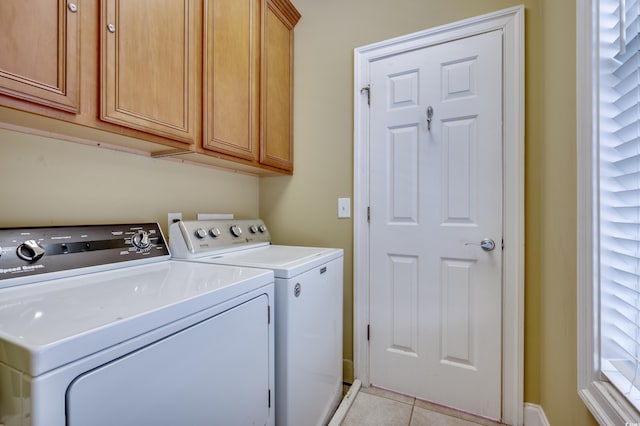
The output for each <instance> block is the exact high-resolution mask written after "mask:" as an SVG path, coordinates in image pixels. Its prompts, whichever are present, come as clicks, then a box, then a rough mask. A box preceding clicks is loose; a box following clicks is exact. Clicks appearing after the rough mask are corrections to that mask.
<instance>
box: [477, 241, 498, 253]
mask: <svg viewBox="0 0 640 426" xmlns="http://www.w3.org/2000/svg"><path fill="white" fill-rule="evenodd" d="M480 247H482V250H484V251H491V250H493V249H494V248H496V243H495V241H493V240H492V239H491V238H485V239H484V240H482V241H480Z"/></svg>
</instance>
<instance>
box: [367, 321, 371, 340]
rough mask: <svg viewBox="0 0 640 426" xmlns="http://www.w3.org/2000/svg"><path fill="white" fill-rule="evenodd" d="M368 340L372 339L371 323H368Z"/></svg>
mask: <svg viewBox="0 0 640 426" xmlns="http://www.w3.org/2000/svg"><path fill="white" fill-rule="evenodd" d="M367 340H371V324H367Z"/></svg>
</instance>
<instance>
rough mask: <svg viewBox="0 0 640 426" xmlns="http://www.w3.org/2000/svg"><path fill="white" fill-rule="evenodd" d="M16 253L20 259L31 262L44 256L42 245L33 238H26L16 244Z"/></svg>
mask: <svg viewBox="0 0 640 426" xmlns="http://www.w3.org/2000/svg"><path fill="white" fill-rule="evenodd" d="M16 254H17V255H18V257H19V258H20V259H22V260H26V261H27V262H33V261H36V260H38V259H40V258H41V257H42V256H44V247H42V246H41V245H40V244H38V242H37V241H35V240H28V241H25V242H24V243H22V244H20V245H19V246H18V248H17V249H16Z"/></svg>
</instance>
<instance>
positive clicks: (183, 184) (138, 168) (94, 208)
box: [0, 130, 259, 231]
mask: <svg viewBox="0 0 640 426" xmlns="http://www.w3.org/2000/svg"><path fill="white" fill-rule="evenodd" d="M0 176H1V178H0V179H1V180H0V227H10V226H39V225H42V226H46V225H66V224H84V223H87V224H89V223H114V222H136V221H157V222H159V223H160V225H161V226H162V227H163V230H164V231H166V223H167V213H168V212H182V213H183V217H184V218H185V219H195V215H196V213H198V212H207V213H215V212H233V213H236V215H237V217H256V216H257V215H258V198H259V197H258V178H257V177H253V176H246V175H239V174H236V173H230V172H226V171H219V170H214V169H210V168H205V167H199V166H192V165H185V164H181V163H177V162H171V161H168V160H158V159H152V158H148V157H143V156H139V155H133V154H128V153H123V152H117V151H110V150H106V149H99V148H95V147H91V146H85V145H80V144H76V143H70V142H63V141H59V140H55V139H49V138H43V137H39V136H32V135H26V134H22V133H15V132H12V131H8V130H0Z"/></svg>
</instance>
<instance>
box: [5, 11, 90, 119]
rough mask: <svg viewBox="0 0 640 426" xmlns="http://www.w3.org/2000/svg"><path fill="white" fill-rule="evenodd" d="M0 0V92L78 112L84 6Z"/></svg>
mask: <svg viewBox="0 0 640 426" xmlns="http://www.w3.org/2000/svg"><path fill="white" fill-rule="evenodd" d="M71 5H72V3H69V5H67V2H66V1H62V0H58V1H42V0H21V1H2V2H0V27H1V28H2V31H1V32H0V52H1V54H0V93H2V94H5V95H8V96H13V97H16V98H20V99H25V100H28V101H31V102H37V103H40V104H43V105H47V106H50V107H53V108H58V109H61V110H64V111H69V112H77V111H78V98H79V87H78V86H79V84H78V82H79V78H78V70H79V68H80V67H79V64H80V50H79V49H80V43H79V42H78V40H79V37H78V34H79V30H80V25H79V22H80V21H79V19H80V13H81V9H82V4H79V2H75V3H73V6H71Z"/></svg>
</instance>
